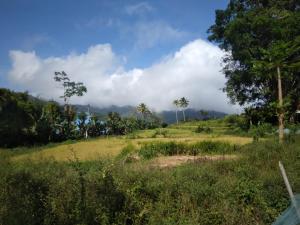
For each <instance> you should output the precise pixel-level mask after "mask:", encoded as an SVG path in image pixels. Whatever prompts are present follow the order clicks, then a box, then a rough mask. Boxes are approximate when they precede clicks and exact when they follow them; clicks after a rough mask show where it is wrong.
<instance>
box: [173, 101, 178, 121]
mask: <svg viewBox="0 0 300 225" xmlns="http://www.w3.org/2000/svg"><path fill="white" fill-rule="evenodd" d="M173 104H174V105H175V106H176V123H177V124H178V114H177V112H178V107H179V105H180V103H179V100H178V99H175V100H174V101H173Z"/></svg>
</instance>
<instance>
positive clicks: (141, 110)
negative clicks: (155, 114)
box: [136, 103, 150, 120]
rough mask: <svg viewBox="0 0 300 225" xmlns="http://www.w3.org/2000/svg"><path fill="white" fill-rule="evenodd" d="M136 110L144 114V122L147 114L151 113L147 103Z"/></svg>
mask: <svg viewBox="0 0 300 225" xmlns="http://www.w3.org/2000/svg"><path fill="white" fill-rule="evenodd" d="M136 110H137V111H138V112H139V113H141V114H142V116H143V120H145V117H146V114H148V113H149V112H150V111H149V109H148V107H147V106H146V104H145V103H141V104H139V105H138V106H137V107H136Z"/></svg>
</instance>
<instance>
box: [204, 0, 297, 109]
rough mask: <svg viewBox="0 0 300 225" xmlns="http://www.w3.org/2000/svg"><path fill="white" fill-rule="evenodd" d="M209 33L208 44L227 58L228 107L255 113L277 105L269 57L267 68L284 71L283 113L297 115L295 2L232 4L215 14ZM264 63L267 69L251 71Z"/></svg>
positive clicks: (234, 1) (250, 0) (238, 1)
mask: <svg viewBox="0 0 300 225" xmlns="http://www.w3.org/2000/svg"><path fill="white" fill-rule="evenodd" d="M208 32H209V34H210V35H209V40H210V41H213V42H216V43H218V44H219V46H220V48H221V49H223V50H225V51H226V52H227V54H226V56H225V57H224V62H223V70H224V73H225V76H226V78H227V82H226V86H225V88H224V90H225V91H226V92H227V94H228V96H229V98H230V99H231V101H232V102H234V103H239V104H240V105H248V104H251V105H253V106H256V107H257V106H258V107H270V105H271V104H272V103H274V102H277V96H278V93H277V92H278V89H277V77H276V71H274V70H271V69H272V68H270V65H271V64H270V62H271V61H270V56H271V55H270V54H272V57H273V58H272V63H273V66H271V67H273V68H274V65H275V64H278V63H279V62H281V63H282V65H284V68H283V67H282V83H283V96H284V98H285V102H287V101H288V109H287V111H288V112H289V113H290V114H292V113H293V112H295V111H296V107H297V105H298V104H299V101H300V94H299V93H300V73H299V59H300V51H299V35H300V2H299V1H297V0H281V1H277V0H256V1H254V0H231V1H230V2H229V4H228V6H227V8H226V9H224V10H216V20H215V24H214V25H212V26H211V27H210V28H209V30H208ZM283 50H284V51H283ZM292 50H293V51H292ZM268 54H269V55H268ZM266 57H269V58H268V60H269V64H268V66H265V65H264V68H262V67H260V70H259V71H258V70H253V68H255V66H256V68H257V66H258V62H260V63H262V62H265V63H266ZM260 65H262V64H260ZM273 109H274V110H275V108H273Z"/></svg>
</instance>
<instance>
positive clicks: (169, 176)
mask: <svg viewBox="0 0 300 225" xmlns="http://www.w3.org/2000/svg"><path fill="white" fill-rule="evenodd" d="M199 126H200V127H201V128H203V127H204V128H205V129H204V131H203V130H202V129H199ZM207 127H209V128H210V130H209V129H207ZM232 129H233V128H232V127H231V126H229V125H228V123H227V122H226V121H224V120H212V121H203V122H187V123H182V124H179V125H172V126H170V127H169V128H164V129H163V128H161V129H154V130H145V131H139V132H135V133H133V134H129V135H127V136H118V137H108V138H96V139H91V140H87V141H81V142H76V143H75V142H70V143H62V144H59V145H54V146H49V147H47V146H46V147H42V148H31V149H24V148H23V149H19V150H18V149H13V150H2V151H0V152H1V162H0V167H1V168H0V176H1V178H2V179H1V180H0V224H70V225H71V224H270V223H271V222H273V221H274V220H275V218H276V217H277V216H278V215H279V214H280V213H281V212H282V211H283V210H284V209H285V208H286V207H287V206H288V205H289V200H288V194H287V191H286V189H285V186H284V183H283V180H282V178H281V176H280V172H279V169H278V161H279V160H281V161H283V163H284V165H285V166H286V169H287V173H288V176H289V178H290V180H291V184H292V187H293V189H294V190H295V191H296V192H297V191H298V190H300V176H299V173H298V172H297V171H299V169H300V164H299V162H298V161H299V160H298V156H299V153H300V148H299V146H300V145H299V144H300V139H299V136H293V138H291V141H290V143H286V144H284V145H280V144H276V142H275V141H274V138H275V137H274V136H270V137H265V138H264V139H260V140H259V141H255V142H253V141H252V140H253V138H252V137H250V136H248V137H246V136H243V137H242V136H238V135H235V136H234V135H227V134H226V133H228V132H229V131H230V130H232ZM199 130H200V131H201V132H199ZM208 130H209V131H208ZM229 156H230V157H229ZM178 157H179V160H181V161H180V162H179V163H177V162H178ZM180 157H181V158H180ZM182 157H188V158H186V159H185V160H183V161H182ZM175 158H177V161H174V160H175ZM164 163H165V164H166V163H167V164H166V165H165V164H164ZM162 215H163V217H162Z"/></svg>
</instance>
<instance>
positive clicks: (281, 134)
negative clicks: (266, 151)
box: [277, 66, 284, 143]
mask: <svg viewBox="0 0 300 225" xmlns="http://www.w3.org/2000/svg"><path fill="white" fill-rule="evenodd" d="M277 80H278V101H279V112H278V125H279V143H282V142H283V139H284V112H283V99H282V85H281V73H280V68H279V66H277Z"/></svg>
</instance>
